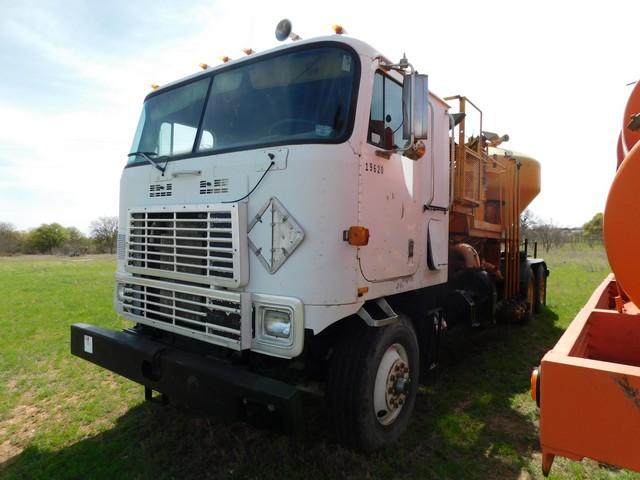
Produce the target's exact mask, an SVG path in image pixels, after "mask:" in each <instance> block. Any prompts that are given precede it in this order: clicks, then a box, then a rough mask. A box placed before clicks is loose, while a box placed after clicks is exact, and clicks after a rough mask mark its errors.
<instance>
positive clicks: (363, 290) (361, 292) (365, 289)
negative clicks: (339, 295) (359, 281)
mask: <svg viewBox="0 0 640 480" xmlns="http://www.w3.org/2000/svg"><path fill="white" fill-rule="evenodd" d="M368 291H369V287H359V288H358V296H359V297H361V296H363V295H364V294H365V293H367V292H368Z"/></svg>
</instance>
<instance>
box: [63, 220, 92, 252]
mask: <svg viewBox="0 0 640 480" xmlns="http://www.w3.org/2000/svg"><path fill="white" fill-rule="evenodd" d="M67 235H68V237H67V240H66V241H65V242H64V243H63V244H62V247H61V250H62V253H64V254H65V255H71V256H76V255H84V254H85V253H87V251H88V250H89V239H88V238H87V237H86V236H85V235H84V234H83V233H82V232H81V231H80V230H78V229H77V228H76V227H69V228H67Z"/></svg>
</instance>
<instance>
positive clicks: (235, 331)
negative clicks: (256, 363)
mask: <svg viewBox="0 0 640 480" xmlns="http://www.w3.org/2000/svg"><path fill="white" fill-rule="evenodd" d="M121 285H122V288H123V290H122V297H121V298H122V313H123V314H125V315H126V316H128V317H134V318H135V319H136V320H137V321H140V322H141V323H146V324H150V325H153V326H155V327H157V328H161V329H164V330H170V331H174V332H177V333H181V334H187V335H191V336H193V337H196V338H199V339H201V340H204V341H207V342H210V343H215V344H219V345H224V346H227V347H229V348H234V349H236V350H239V349H241V348H242V345H243V342H242V339H243V330H242V310H243V304H242V300H241V299H242V296H241V294H240V293H235V292H227V291H223V292H221V291H215V290H209V289H205V288H198V287H190V286H184V285H180V284H172V283H168V282H158V281H154V280H148V279H128V280H127V281H126V283H124V284H121ZM245 343H246V342H245Z"/></svg>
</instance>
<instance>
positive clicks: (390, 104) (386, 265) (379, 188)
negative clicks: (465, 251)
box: [358, 71, 433, 282]
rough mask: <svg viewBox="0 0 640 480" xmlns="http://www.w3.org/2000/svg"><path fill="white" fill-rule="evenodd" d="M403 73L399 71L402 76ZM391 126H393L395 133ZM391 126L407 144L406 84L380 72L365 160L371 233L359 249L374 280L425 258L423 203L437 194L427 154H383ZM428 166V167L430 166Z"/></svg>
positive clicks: (364, 219)
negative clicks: (404, 126)
mask: <svg viewBox="0 0 640 480" xmlns="http://www.w3.org/2000/svg"><path fill="white" fill-rule="evenodd" d="M398 77H399V75H398ZM389 129H391V130H390V131H389ZM385 130H386V131H387V136H389V134H390V133H391V132H393V143H394V145H395V147H396V148H402V147H404V146H405V144H406V143H407V141H406V140H404V139H403V138H402V85H401V83H400V82H399V81H398V80H396V79H394V78H392V77H391V76H390V75H388V74H387V73H384V72H382V71H378V72H376V73H375V76H374V84H373V94H372V104H371V113H370V119H369V128H368V132H367V138H366V141H365V142H364V144H363V148H362V156H361V160H360V195H359V224H360V225H363V226H365V227H367V228H368V229H369V231H370V234H371V236H370V239H369V244H368V245H367V246H364V247H361V248H360V249H359V252H358V258H359V261H360V269H361V271H362V274H363V276H364V277H365V278H366V279H367V280H369V281H372V282H375V281H383V280H389V279H393V278H399V277H405V276H409V275H412V274H414V273H415V272H416V271H417V269H418V266H419V263H420V259H421V258H424V256H425V254H426V252H425V248H426V246H425V241H424V239H425V238H426V231H425V229H426V225H425V224H424V223H425V222H424V218H423V211H422V207H423V204H424V203H425V201H426V198H427V197H431V195H432V192H431V191H430V189H432V188H433V186H432V183H431V182H430V181H429V182H425V181H424V179H423V178H421V177H423V175H424V172H425V171H426V172H429V171H431V170H432V168H431V166H430V165H428V162H431V161H432V159H431V156H430V155H426V156H425V157H423V158H422V159H420V160H419V161H413V160H411V159H409V158H407V157H404V156H402V155H401V154H400V153H391V154H388V153H383V152H382V147H383V145H384V144H383V142H384V135H385ZM425 169H426V170H425Z"/></svg>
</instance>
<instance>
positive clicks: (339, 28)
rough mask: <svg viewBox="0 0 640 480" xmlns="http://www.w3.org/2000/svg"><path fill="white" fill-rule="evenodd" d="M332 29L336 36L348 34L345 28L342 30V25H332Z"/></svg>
mask: <svg viewBox="0 0 640 480" xmlns="http://www.w3.org/2000/svg"><path fill="white" fill-rule="evenodd" d="M331 28H332V29H333V31H334V32H335V33H336V35H342V34H343V33H346V32H345V31H344V28H342V25H338V24H337V23H334V24H333V25H331Z"/></svg>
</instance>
